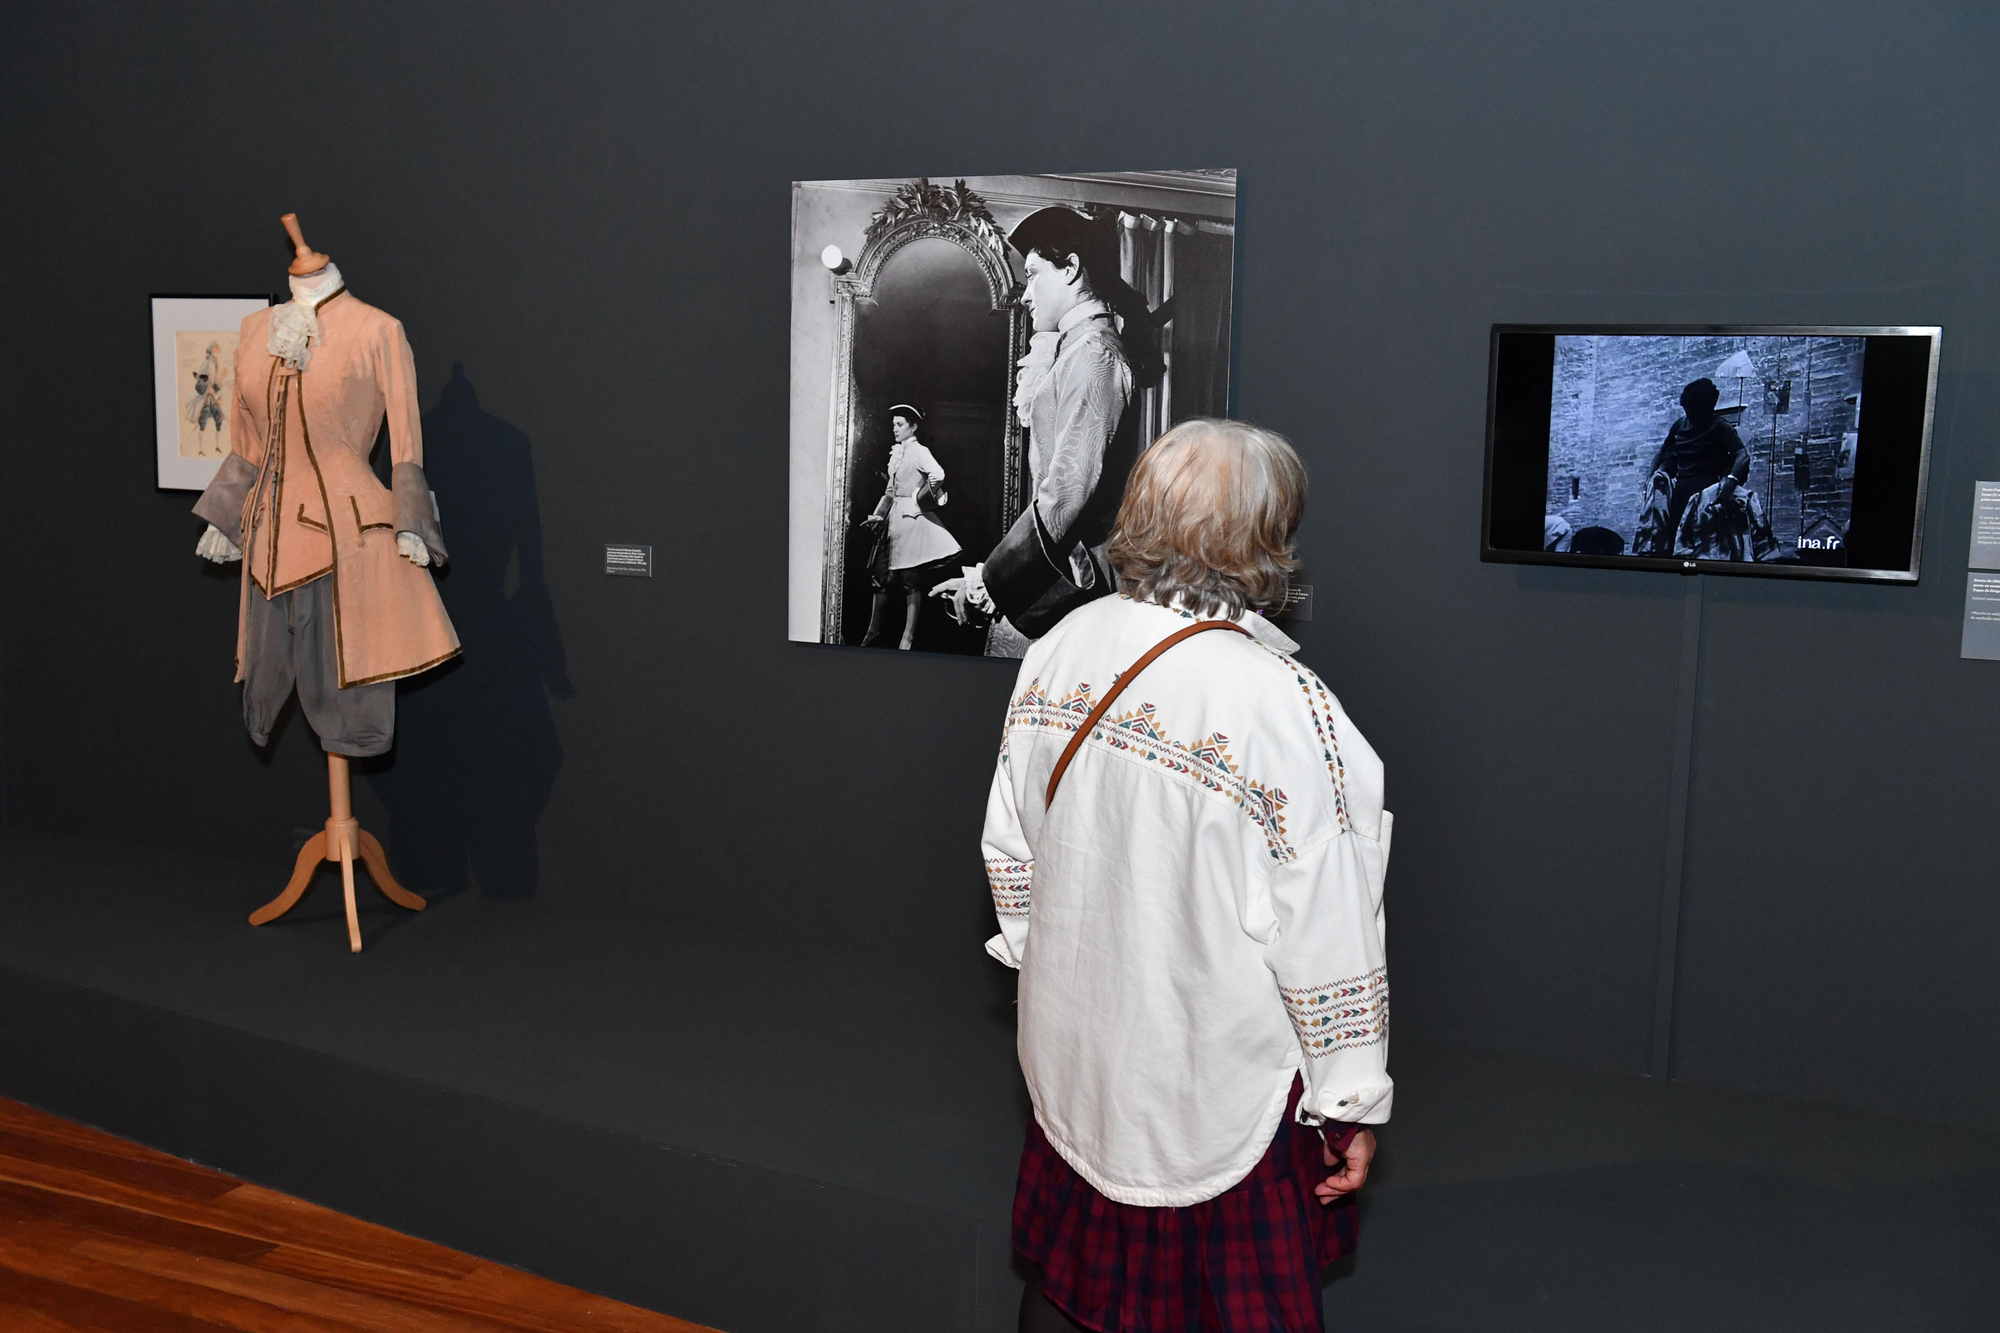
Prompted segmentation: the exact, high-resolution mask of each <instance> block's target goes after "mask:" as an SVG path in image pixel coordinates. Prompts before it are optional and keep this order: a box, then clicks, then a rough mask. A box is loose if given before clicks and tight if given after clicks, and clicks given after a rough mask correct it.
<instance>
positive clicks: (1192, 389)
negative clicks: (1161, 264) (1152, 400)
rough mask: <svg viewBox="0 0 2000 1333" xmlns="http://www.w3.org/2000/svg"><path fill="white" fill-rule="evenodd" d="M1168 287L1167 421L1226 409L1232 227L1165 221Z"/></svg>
mask: <svg viewBox="0 0 2000 1333" xmlns="http://www.w3.org/2000/svg"><path fill="white" fill-rule="evenodd" d="M1168 226H1169V230H1167V232H1166V235H1165V241H1166V250H1167V256H1168V275H1169V276H1168V293H1169V294H1170V295H1171V296H1172V297H1173V300H1174V304H1173V310H1172V314H1173V320H1172V322H1171V323H1170V324H1168V326H1167V328H1166V330H1165V337H1166V339H1167V343H1166V346H1167V348H1168V350H1169V352H1170V355H1169V357H1168V360H1167V376H1166V380H1165V385H1164V389H1163V394H1162V397H1163V399H1164V401H1165V402H1166V404H1167V405H1168V411H1167V414H1166V417H1165V419H1166V421H1167V424H1169V425H1171V424H1173V423H1174V422H1176V421H1185V420H1187V419H1188V418H1189V417H1221V416H1227V415H1229V314H1230V286H1231V283H1232V282H1233V281H1234V278H1235V273H1234V267H1235V261H1236V236H1235V229H1234V228H1233V227H1231V226H1229V224H1227V223H1222V222H1185V221H1180V220H1175V221H1173V222H1171V223H1170V224H1168Z"/></svg>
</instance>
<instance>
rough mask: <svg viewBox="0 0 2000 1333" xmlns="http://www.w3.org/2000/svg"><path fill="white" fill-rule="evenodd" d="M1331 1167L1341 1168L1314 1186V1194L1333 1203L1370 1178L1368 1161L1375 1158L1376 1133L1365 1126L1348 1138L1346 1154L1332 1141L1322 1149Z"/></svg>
mask: <svg viewBox="0 0 2000 1333" xmlns="http://www.w3.org/2000/svg"><path fill="white" fill-rule="evenodd" d="M1320 1152H1321V1155H1322V1156H1323V1157H1324V1158H1325V1159H1326V1164H1327V1165H1328V1166H1337V1167H1339V1168H1340V1170H1338V1171H1336V1172H1335V1173H1334V1174H1332V1175H1330V1176H1328V1177H1327V1178H1326V1179H1325V1180H1322V1181H1321V1182H1320V1183H1319V1184H1317V1185H1315V1186H1313V1194H1314V1195H1315V1196H1317V1197H1318V1199H1319V1201H1320V1202H1321V1203H1332V1202H1333V1201H1334V1200H1335V1199H1338V1198H1339V1197H1340V1196H1341V1195H1343V1194H1352V1193H1354V1191H1356V1190H1358V1189H1360V1188H1361V1185H1362V1182H1363V1181H1365V1180H1367V1179H1368V1164H1369V1163H1370V1162H1372V1161H1374V1160H1375V1132H1374V1131H1373V1130H1368V1129H1364V1130H1361V1131H1359V1132H1357V1133H1356V1134H1355V1136H1354V1137H1353V1138H1352V1139H1351V1140H1349V1141H1348V1144H1347V1153H1346V1155H1345V1156H1341V1155H1338V1154H1336V1153H1335V1152H1334V1151H1333V1145H1332V1144H1330V1143H1329V1144H1326V1145H1325V1146H1324V1147H1322V1148H1321V1149H1320Z"/></svg>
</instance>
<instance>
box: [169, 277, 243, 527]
mask: <svg viewBox="0 0 2000 1333" xmlns="http://www.w3.org/2000/svg"><path fill="white" fill-rule="evenodd" d="M152 304H153V423H154V425H153V431H154V442H153V444H154V454H155V459H156V476H157V485H158V487H159V489H161V490H163V491H202V490H207V489H208V483H209V482H210V481H212V480H214V478H215V471H216V469H217V468H219V467H221V466H222V460H223V459H225V458H227V457H228V456H229V425H230V417H231V415H232V414H233V413H234V412H235V410H236V385H235V365H236V338H237V334H238V332H239V330H240V329H241V328H242V326H243V321H244V319H246V318H247V317H248V316H250V315H252V314H254V313H256V312H257V311H259V310H262V309H264V308H265V307H266V306H268V305H270V304H271V298H270V297H269V296H265V295H257V296H185V295H160V294H155V295H154V296H153V297H152Z"/></svg>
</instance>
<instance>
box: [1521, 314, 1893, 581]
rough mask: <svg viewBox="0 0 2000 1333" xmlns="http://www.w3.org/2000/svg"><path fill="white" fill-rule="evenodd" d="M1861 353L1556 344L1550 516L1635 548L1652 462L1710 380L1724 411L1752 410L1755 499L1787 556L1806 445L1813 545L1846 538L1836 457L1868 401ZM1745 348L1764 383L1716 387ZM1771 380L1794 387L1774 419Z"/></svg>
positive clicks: (1655, 341) (1842, 346)
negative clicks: (1862, 398)
mask: <svg viewBox="0 0 2000 1333" xmlns="http://www.w3.org/2000/svg"><path fill="white" fill-rule="evenodd" d="M1862 348H1863V340H1862V339H1860V338H1812V339H1806V338H1743V337H1733V336H1732V337H1692V338H1558V339H1557V340H1556V362H1555V393H1554V401H1553V403H1552V405H1551V412H1550V423H1549V425H1550V430H1549V489H1548V508H1549V512H1550V513H1551V514H1560V515H1561V516H1562V517H1563V518H1564V519H1566V520H1567V521H1568V522H1569V525H1570V527H1571V528H1572V529H1581V528H1585V527H1604V528H1609V529H1610V530H1611V531H1613V532H1615V533H1617V534H1618V535H1619V536H1621V537H1623V538H1624V539H1625V541H1626V543H1627V547H1628V549H1629V547H1630V543H1631V540H1632V533H1633V529H1634V528H1635V527H1636V526H1637V522H1638V515H1639V506H1640V503H1641V501H1642V499H1643V498H1644V495H1645V487H1646V483H1647V481H1648V480H1649V479H1650V477H1651V476H1652V462H1653V455H1654V454H1655V452H1657V451H1658V449H1659V447H1660V443H1661V441H1662V440H1664V439H1665V438H1666V435H1667V430H1668V428H1669V427H1671V426H1672V425H1673V423H1674V421H1675V420H1676V419H1677V418H1678V417H1679V416H1680V415H1681V407H1680V395H1681V390H1682V388H1684V387H1685V386H1686V385H1687V384H1688V383H1689V382H1690V381H1693V380H1696V379H1700V378H1702V377H1704V376H1706V377H1708V378H1710V379H1713V380H1715V383H1716V387H1717V388H1718V389H1720V390H1721V400H1720V403H1719V407H1720V408H1721V409H1723V410H1725V411H1726V410H1727V409H1729V408H1731V407H1734V406H1736V405H1737V404H1738V403H1742V404H1743V405H1744V410H1743V411H1742V412H1741V413H1740V414H1736V415H1735V417H1734V420H1735V421H1736V422H1737V431H1738V433H1740V434H1741V435H1742V437H1743V443H1744V445H1745V447H1746V448H1748V450H1749V451H1750V457H1751V467H1750V488H1751V489H1752V490H1754V491H1755V492H1757V494H1758V496H1759V497H1761V498H1762V499H1763V501H1764V505H1765V509H1766V512H1767V513H1769V514H1770V516H1771V526H1772V529H1773V531H1774V533H1775V535H1776V536H1777V538H1778V542H1779V545H1780V546H1781V547H1786V548H1790V547H1793V546H1795V545H1796V543H1797V540H1798V538H1799V535H1800V532H1801V504H1800V494H1799V487H1798V484H1797V482H1796V480H1795V473H1794V469H1793V463H1792V455H1793V450H1794V448H1795V447H1797V446H1798V445H1800V444H1804V446H1805V449H1806V457H1807V459H1808V460H1809V462H1810V464H1811V478H1810V480H1809V482H1808V484H1807V487H1806V492H1805V496H1804V506H1803V511H1804V513H1803V517H1804V526H1805V531H1806V534H1807V535H1808V536H1813V535H1823V534H1826V533H1829V532H1834V533H1837V532H1840V531H1842V530H1844V529H1845V527H1846V526H1847V516H1848V507H1849V492H1848V488H1847V486H1846V485H1845V484H1843V483H1842V482H1841V481H1840V480H1839V478H1838V477H1837V475H1836V465H1837V459H1836V454H1837V452H1838V451H1839V449H1840V448H1841V446H1842V436H1843V434H1844V433H1846V432H1848V431H1851V430H1853V428H1854V426H1853V423H1854V415H1855V409H1854V405H1853V404H1852V403H1850V402H1848V401H1847V399H1848V396H1849V395H1852V394H1857V393H1858V392H1859V391H1860V385H1861V354H1862ZM1739 349H1742V350H1746V351H1747V352H1748V353H1749V356H1750V360H1751V362H1752V363H1753V365H1754V367H1755V369H1756V370H1757V372H1758V376H1757V377H1756V378H1744V379H1742V380H1738V379H1735V378H1727V379H1725V378H1720V377H1718V376H1717V375H1716V374H1715V371H1716V369H1717V368H1718V367H1719V366H1720V365H1722V363H1723V362H1724V361H1726V360H1727V359H1728V358H1729V357H1730V356H1732V355H1733V354H1734V353H1735V352H1737V351H1738V350H1739ZM1764 380H1773V381H1780V382H1782V381H1787V380H1788V381H1790V384H1791V395H1790V401H1789V402H1787V403H1786V404H1785V405H1784V406H1785V408H1786V410H1785V411H1784V412H1782V413H1777V414H1775V417H1774V413H1773V410H1772V409H1773V407H1774V406H1775V404H1774V403H1773V402H1772V399H1771V396H1770V395H1768V394H1767V392H1766V389H1765V385H1764V383H1763V381H1764ZM1774 421H1775V426H1776V434H1775V455H1776V461H1777V467H1776V473H1775V477H1774V475H1773V471H1772V459H1773V452H1774V437H1773V425H1774Z"/></svg>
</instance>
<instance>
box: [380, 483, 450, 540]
mask: <svg viewBox="0 0 2000 1333" xmlns="http://www.w3.org/2000/svg"><path fill="white" fill-rule="evenodd" d="M389 489H390V490H391V491H392V492H393V493H394V495H395V498H396V531H398V532H409V533H415V534H416V535H417V536H419V537H421V538H423V542H424V545H425V546H428V547H429V548H430V552H431V563H433V564H438V565H441V564H443V563H444V562H445V561H446V560H447V559H449V558H450V556H449V553H448V552H446V550H445V549H444V531H443V529H442V528H441V527H440V526H439V524H438V517H437V508H436V506H435V505H434V504H433V503H432V502H431V488H430V483H429V482H428V481H426V480H425V478H424V470H423V469H422V468H421V467H418V466H417V465H416V464H415V463H398V464H396V467H395V470H394V471H392V472H391V473H390V474H389Z"/></svg>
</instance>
